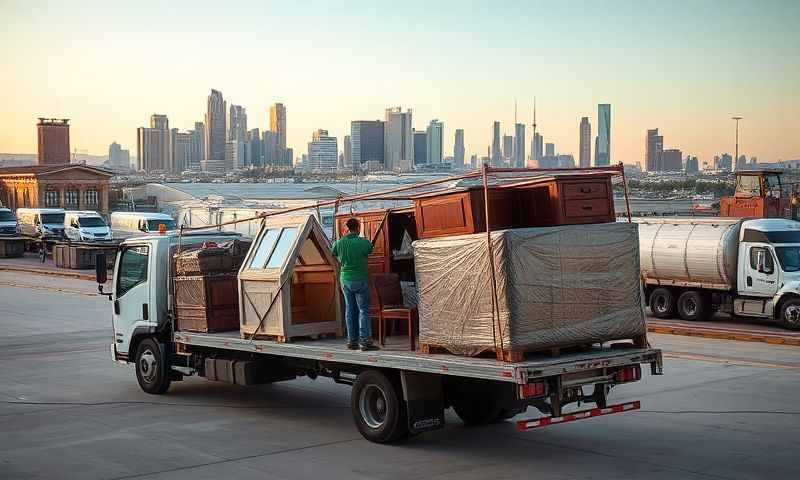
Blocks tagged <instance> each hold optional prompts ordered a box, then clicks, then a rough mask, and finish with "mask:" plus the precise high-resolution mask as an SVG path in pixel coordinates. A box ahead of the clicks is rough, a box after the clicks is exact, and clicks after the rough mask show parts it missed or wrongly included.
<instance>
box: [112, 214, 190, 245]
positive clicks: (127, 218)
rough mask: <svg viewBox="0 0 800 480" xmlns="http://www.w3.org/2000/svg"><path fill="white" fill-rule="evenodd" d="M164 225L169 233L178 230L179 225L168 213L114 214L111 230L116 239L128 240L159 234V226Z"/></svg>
mask: <svg viewBox="0 0 800 480" xmlns="http://www.w3.org/2000/svg"><path fill="white" fill-rule="evenodd" d="M162 224H163V225H164V226H165V227H166V229H167V233H170V232H175V231H177V230H178V225H177V224H176V223H175V220H173V219H172V217H170V216H169V215H167V214H166V213H149V212H113V213H112V214H111V230H112V231H113V233H114V238H120V239H121V238H128V237H135V236H139V235H148V234H157V233H159V231H158V228H159V225H162Z"/></svg>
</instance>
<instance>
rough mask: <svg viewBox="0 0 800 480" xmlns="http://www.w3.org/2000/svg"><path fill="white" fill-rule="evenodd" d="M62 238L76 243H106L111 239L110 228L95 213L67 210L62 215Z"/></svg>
mask: <svg viewBox="0 0 800 480" xmlns="http://www.w3.org/2000/svg"><path fill="white" fill-rule="evenodd" d="M64 236H65V237H67V238H68V239H70V240H74V241H77V242H81V241H84V242H97V241H100V242H106V241H109V240H111V239H112V235H111V227H109V226H108V223H106V221H105V219H104V218H103V217H102V216H101V215H100V214H99V213H97V212H93V211H90V210H83V211H81V210H68V211H66V212H65V213H64Z"/></svg>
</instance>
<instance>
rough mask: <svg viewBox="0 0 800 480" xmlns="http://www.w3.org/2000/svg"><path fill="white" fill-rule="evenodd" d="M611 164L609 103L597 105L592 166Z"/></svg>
mask: <svg viewBox="0 0 800 480" xmlns="http://www.w3.org/2000/svg"><path fill="white" fill-rule="evenodd" d="M608 165H611V105H610V104H608V103H600V104H598V105H597V137H596V138H595V145H594V166H595V167H603V166H608Z"/></svg>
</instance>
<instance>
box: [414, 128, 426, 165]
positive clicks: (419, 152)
mask: <svg viewBox="0 0 800 480" xmlns="http://www.w3.org/2000/svg"><path fill="white" fill-rule="evenodd" d="M411 135H412V136H413V137H414V166H417V165H427V164H428V132H427V131H421V130H416V129H414V130H413V131H412V133H411Z"/></svg>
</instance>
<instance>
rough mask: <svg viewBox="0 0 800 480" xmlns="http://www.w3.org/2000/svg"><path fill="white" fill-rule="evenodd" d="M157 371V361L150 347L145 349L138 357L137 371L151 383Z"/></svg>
mask: <svg viewBox="0 0 800 480" xmlns="http://www.w3.org/2000/svg"><path fill="white" fill-rule="evenodd" d="M157 372H158V361H157V360H156V356H155V355H153V352H152V351H151V350H150V349H147V350H145V351H144V352H143V353H142V356H141V358H139V373H141V374H142V378H143V379H144V381H145V382H147V383H153V380H155V378H156V374H157Z"/></svg>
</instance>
